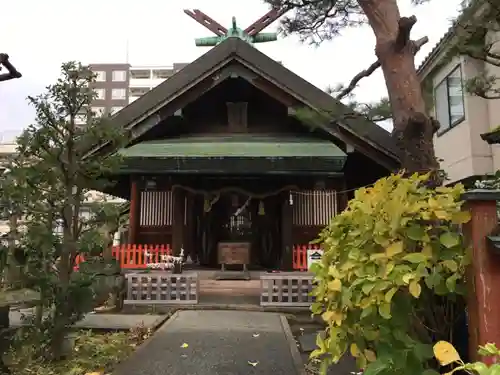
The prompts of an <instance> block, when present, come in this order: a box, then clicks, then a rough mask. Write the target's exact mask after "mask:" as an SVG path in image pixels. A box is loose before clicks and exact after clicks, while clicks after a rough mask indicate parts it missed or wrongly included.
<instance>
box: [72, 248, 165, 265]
mask: <svg viewBox="0 0 500 375" xmlns="http://www.w3.org/2000/svg"><path fill="white" fill-rule="evenodd" d="M146 253H148V254H149V256H147V255H146ZM112 254H113V256H114V257H115V258H116V259H117V260H118V261H119V262H120V266H121V268H128V269H141V268H146V267H147V264H148V263H161V261H162V260H161V258H162V256H163V255H172V249H171V248H170V245H130V244H126V245H119V246H113V249H112ZM83 261H84V257H83V255H78V256H77V257H76V261H75V264H76V265H75V268H76V269H78V265H79V264H80V263H81V262H83Z"/></svg>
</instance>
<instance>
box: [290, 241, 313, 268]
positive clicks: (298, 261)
mask: <svg viewBox="0 0 500 375" xmlns="http://www.w3.org/2000/svg"><path fill="white" fill-rule="evenodd" d="M308 249H314V250H319V249H320V246H319V245H295V246H294V247H293V253H292V257H293V262H292V265H293V269H294V270H295V271H302V272H305V271H307V270H308V267H307V250H308Z"/></svg>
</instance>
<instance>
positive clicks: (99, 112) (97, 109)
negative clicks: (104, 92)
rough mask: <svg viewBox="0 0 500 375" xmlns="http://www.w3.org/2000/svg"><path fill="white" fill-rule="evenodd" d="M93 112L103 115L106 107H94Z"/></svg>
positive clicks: (96, 114)
mask: <svg viewBox="0 0 500 375" xmlns="http://www.w3.org/2000/svg"><path fill="white" fill-rule="evenodd" d="M92 112H94V115H95V116H97V117H101V116H103V115H104V112H105V107H92Z"/></svg>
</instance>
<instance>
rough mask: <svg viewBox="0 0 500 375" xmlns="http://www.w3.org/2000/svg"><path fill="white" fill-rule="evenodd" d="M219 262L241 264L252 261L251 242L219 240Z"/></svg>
mask: <svg viewBox="0 0 500 375" xmlns="http://www.w3.org/2000/svg"><path fill="white" fill-rule="evenodd" d="M217 259H218V263H219V264H221V265H222V266H224V265H225V264H240V265H244V266H246V265H247V264H248V263H250V242H219V244H218V246H217Z"/></svg>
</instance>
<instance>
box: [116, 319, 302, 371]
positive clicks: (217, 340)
mask: <svg viewBox="0 0 500 375" xmlns="http://www.w3.org/2000/svg"><path fill="white" fill-rule="evenodd" d="M183 344H187V347H183ZM184 346H185V345H184ZM249 362H250V363H254V364H256V365H255V366H252V365H251V364H249ZM167 374H168V375H195V374H196V375H236V374H238V375H245V374H262V375H268V374H269V375H298V370H297V367H296V365H295V362H294V357H293V356H292V351H291V349H290V342H289V340H288V339H287V336H286V335H285V331H284V329H283V325H282V322H281V316H280V315H279V314H275V313H264V312H244V311H216V310H211V311H178V312H177V313H175V314H174V315H173V316H172V318H170V319H169V320H168V321H167V322H166V323H165V324H164V325H163V326H162V327H160V328H159V329H158V331H156V333H155V334H154V335H153V336H152V338H151V339H150V340H149V341H148V342H146V343H145V344H144V345H143V346H141V347H140V348H139V349H138V350H137V351H136V352H135V353H134V354H133V355H132V356H131V357H130V358H129V359H128V360H126V361H125V362H123V363H121V364H120V365H119V366H118V367H117V368H116V369H115V371H114V372H113V375H167Z"/></svg>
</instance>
